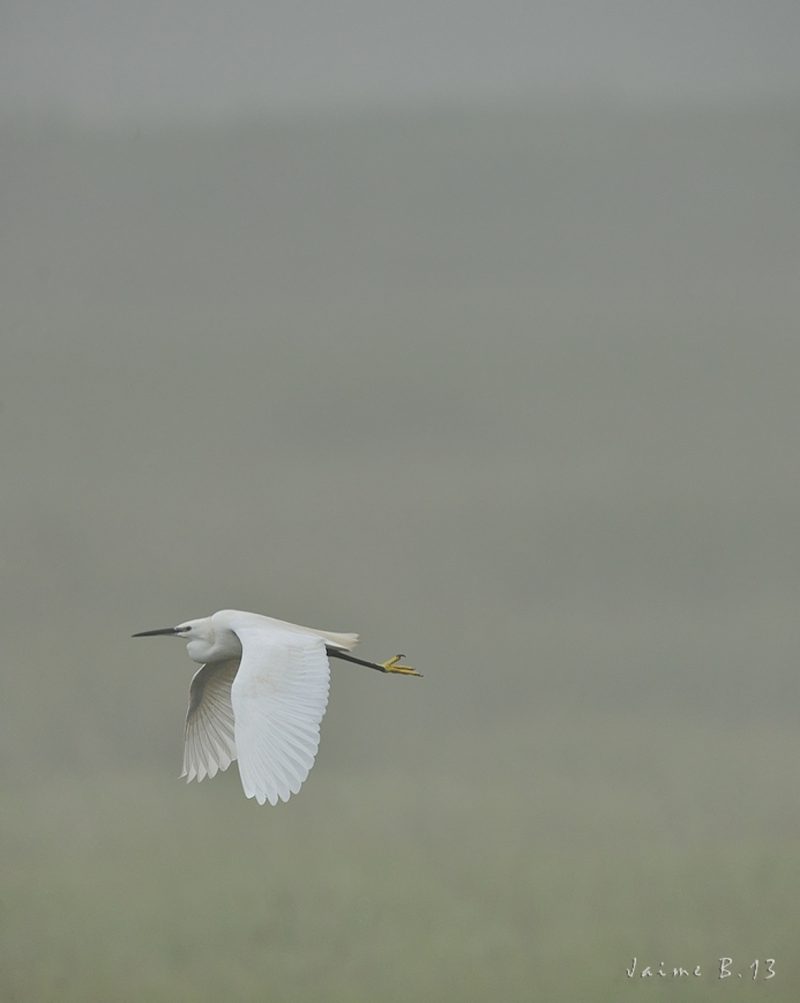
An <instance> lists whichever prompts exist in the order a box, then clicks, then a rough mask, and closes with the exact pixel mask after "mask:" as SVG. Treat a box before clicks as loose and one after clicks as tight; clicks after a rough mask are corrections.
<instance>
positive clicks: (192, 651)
mask: <svg viewBox="0 0 800 1003" xmlns="http://www.w3.org/2000/svg"><path fill="white" fill-rule="evenodd" d="M131 636H132V637H179V638H181V640H183V641H186V649H187V651H188V653H189V657H190V658H193V659H194V660H195V661H202V660H204V659H205V658H208V657H209V655H210V653H211V652H212V651H213V650H214V642H215V640H216V632H215V630H214V627H213V624H212V618H211V617H210V616H204V617H201V618H200V619H199V620H185V621H184V622H183V623H179V624H178V625H177V626H176V627H158V628H157V629H156V630H142V631H140V632H139V633H138V634H132V635H131Z"/></svg>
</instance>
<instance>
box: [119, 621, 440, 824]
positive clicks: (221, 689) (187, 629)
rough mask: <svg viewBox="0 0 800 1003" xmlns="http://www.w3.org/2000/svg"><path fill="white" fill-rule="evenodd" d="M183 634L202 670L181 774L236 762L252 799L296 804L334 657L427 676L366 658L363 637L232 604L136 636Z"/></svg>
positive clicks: (193, 693) (198, 774) (201, 775)
mask: <svg viewBox="0 0 800 1003" xmlns="http://www.w3.org/2000/svg"><path fill="white" fill-rule="evenodd" d="M159 635H166V636H167V637H180V638H181V639H183V640H185V641H186V642H187V643H186V650H187V653H188V655H189V658H191V659H192V660H193V661H195V662H199V663H200V668H199V669H198V670H197V672H195V674H194V676H193V677H192V683H191V687H190V689H189V710H188V711H187V714H186V731H185V740H184V752H183V773H182V774H181V776H182V777H186V781H187V783H188V782H189V781H190V780H198V781H200V780H204V779H205V777H207V776H208V777H213V776H216V774H217V772H218V771H219V770H227V768H228V767H229V766H230V765H231V763H232V762H233V761H234V759H237V760H238V762H239V776H240V777H241V781H242V787H243V788H244V792H245V794H246V795H247V797H248V798H255V799H256V801H257V802H258V803H259V804H264V802H265V801H269V803H270V804H271V805H275V804H277V803H278V801H279V800H280V801H288V800H289V798H290V797H291V796H292V794H297V792H298V791H299V790H300V788H301V786H302V785H303V782H304V781H305V779H306V777H307V776H308V774H309V771H310V770H311V767H312V766H313V765H314V758H315V757H316V754H317V749H318V748H319V726H320V722H321V721H322V718H323V716H324V714H325V709H326V707H327V706H328V689H329V686H330V666H329V664H328V659H329V658H341V659H344V660H345V661H347V662H354V663H355V664H356V665H365V666H367V667H368V668H370V669H376V670H377V671H378V672H387V673H394V674H396V675H402V676H420V673H419V672H417V671H416V670H415V669H413V668H412V667H411V666H410V665H403V664H401V662H402V659H403V657H404V656H403V655H395V656H394V658H390V659H388V660H387V661H385V662H367V661H365V660H364V659H361V658H355V657H354V656H353V655H351V654H350V652H351V651H352V650H353V648H354V647H355V646H356V644H357V643H358V634H334V633H332V632H331V631H329V630H314V629H313V628H312V627H300V626H298V625H297V624H295V623H286V622H285V621H283V620H275V619H273V618H272V617H270V616H262V615H261V614H259V613H245V612H243V611H242V610H235V609H225V610H221V611H220V612H218V613H212V615H211V616H205V617H202V618H201V619H199V620H186V621H185V622H184V623H179V624H178V626H177V627H162V628H160V629H158V630H143V631H141V632H140V633H138V634H134V635H133V637H157V636H159Z"/></svg>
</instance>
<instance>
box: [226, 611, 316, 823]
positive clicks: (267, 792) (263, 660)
mask: <svg viewBox="0 0 800 1003" xmlns="http://www.w3.org/2000/svg"><path fill="white" fill-rule="evenodd" d="M236 634H237V635H238V637H239V640H240V641H241V643H242V660H241V666H240V668H239V672H238V673H237V675H236V678H235V679H234V682H233V686H232V687H231V702H232V704H233V713H234V718H235V726H234V730H235V735H236V750H237V753H238V756H239V774H240V775H241V778H242V787H243V788H244V792H245V794H246V795H247V797H249V798H255V799H256V801H258V803H259V804H264V802H265V801H269V803H270V804H271V805H274V804H277V803H278V800H279V799H280V800H281V801H288V800H289V798H290V797H291V796H292V794H296V793H297V792H298V791H299V790H300V787H301V786H302V784H303V781H304V780H305V779H306V777H307V776H308V773H309V771H310V769H311V767H312V766H313V765H314V758H315V756H316V754H317V749H318V748H319V726H320V722H321V721H322V718H323V716H324V714H325V709H326V707H327V706H328V689H329V685H330V670H329V667H328V657H327V654H326V652H325V642H324V640H323V639H322V638H321V637H316V636H314V635H312V634H301V633H298V632H292V631H276V630H275V629H274V627H273V626H271V625H270V626H268V627H266V628H261V627H258V626H255V627H242V628H239V629H236Z"/></svg>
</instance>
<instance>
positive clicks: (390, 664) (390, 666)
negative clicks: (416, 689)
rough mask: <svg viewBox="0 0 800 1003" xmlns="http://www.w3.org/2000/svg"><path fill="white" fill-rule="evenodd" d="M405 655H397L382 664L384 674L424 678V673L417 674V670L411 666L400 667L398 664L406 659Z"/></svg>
mask: <svg viewBox="0 0 800 1003" xmlns="http://www.w3.org/2000/svg"><path fill="white" fill-rule="evenodd" d="M405 657H406V656H405V655H395V656H394V658H390V659H388V660H387V661H385V662H381V668H382V669H383V671H384V672H396V673H398V675H401V676H419V678H420V679H421V678H422V673H421V672H417V670H416V669H412V667H411V666H410V665H398V664H397V663H398V662H399V661H400V660H401V659H402V658H405Z"/></svg>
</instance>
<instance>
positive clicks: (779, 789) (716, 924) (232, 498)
mask: <svg viewBox="0 0 800 1003" xmlns="http://www.w3.org/2000/svg"><path fill="white" fill-rule="evenodd" d="M796 122H797V118H796V109H795V108H792V107H788V106H787V107H781V106H778V105H776V106H774V107H770V106H764V107H756V106H754V107H752V108H738V109H732V108H725V107H716V108H715V107H708V108H705V109H695V110H690V109H684V110H680V109H674V110H664V109H662V110H660V111H653V110H652V109H649V110H647V111H645V110H644V109H642V110H636V109H633V108H631V109H616V110H615V109H612V108H610V107H599V106H598V107H596V108H592V109H583V110H581V109H577V108H566V107H562V108H557V107H554V108H551V109H549V110H548V109H538V110H536V109H526V108H522V107H519V108H509V109H500V108H497V109H494V110H492V109H488V108H487V109H484V110H480V111H478V110H476V111H473V112H466V111H462V112H458V111H456V110H451V111H447V110H444V109H443V110H441V111H437V112H433V111H432V112H430V113H429V114H425V115H412V114H408V115H402V114H399V113H398V114H396V115H383V116H377V115H376V116H374V117H370V116H368V115H364V116H361V117H355V116H354V117H350V118H348V117H342V118H341V119H340V120H336V119H330V118H329V119H325V120H323V119H320V120H315V119H313V118H311V117H308V118H306V119H297V120H291V119H288V118H287V119H284V120H278V119H276V120H264V121H253V122H249V123H240V124H238V125H230V126H226V127H222V126H220V127H216V128H214V127H208V128H205V129H200V128H196V129H192V128H189V127H187V126H179V125H176V126H175V127H174V128H170V129H167V128H164V129H163V130H160V131H158V130H149V131H148V130H139V131H135V130H124V129H119V130H113V129H105V130H97V131H91V130H88V129H86V128H79V127H78V126H76V125H69V124H65V123H63V122H62V123H59V122H55V121H53V122H49V123H41V122H38V123H34V122H25V121H6V122H4V123H2V125H0V145H2V148H3V160H4V170H3V180H2V186H1V187H0V194H1V197H2V202H1V203H0V211H1V212H2V220H3V231H4V240H3V242H2V248H1V249H0V254H1V255H2V260H1V261H0V265H2V267H0V283H2V288H1V289H0V293H1V294H2V297H1V301H2V304H3V307H2V319H1V320H0V323H2V330H3V348H2V356H3V362H2V367H1V368H0V404H1V405H2V409H1V410H0V431H1V436H2V438H1V440H0V441H1V443H2V462H3V478H2V483H0V546H2V553H3V568H4V575H3V579H2V580H3V594H2V603H0V645H2V655H3V659H2V661H3V665H4V666H5V671H4V678H3V690H4V695H3V701H2V708H1V709H0V713H2V727H1V728H0V752H2V763H3V767H2V779H3V784H4V788H5V798H4V800H5V806H6V807H5V811H4V812H3V815H2V823H0V825H1V826H2V829H1V831H2V840H3V842H2V845H3V848H4V853H3V864H2V867H0V902H1V903H2V910H1V911H0V915H1V916H2V928H3V935H2V938H1V940H0V950H2V957H0V999H2V1000H3V1001H6V1000H8V1001H25V1003H27V1001H58V1003H70V1001H76V1003H77V1001H80V1003H89V1001H98V1003H101V1001H102V1003H105V1001H110V1000H113V1001H139V1000H148V1001H150V1000H152V1001H162V1000H163V1001H184V1000H185V1001H206V1000H207V1001H211V1000H220V999H228V1000H270V1001H287V1003H288V1001H298V1003H299V1001H305V1000H310V1001H318V1003H322V1001H325V1003H327V1001H331V1003H337V1001H348V1003H354V1001H370V1003H373V1001H378V1000H380V1001H393V1000H401V999H403V1000H404V999H409V998H411V999H418V1000H426V1001H428V1000H430V1001H438V1000H441V1001H445V1000H460V1001H476V1003H477V1001H484V1000H487V1001H488V1000H502V1001H527V1000H533V999H542V1000H547V1001H551V1003H558V1001H562V1000H563V1001H565V1003H574V1001H576V1000H592V1001H595V1000H596V1001H598V1003H604V1001H615V1003H616V1001H618V1000H621V999H625V998H630V999H636V1000H639V999H650V998H656V997H657V998H658V999H670V1000H684V999H685V1000H707V999H716V998H717V997H720V998H721V997H722V996H725V998H726V999H727V998H731V999H732V998H734V997H735V998H736V999H745V998H747V999H751V998H756V997H762V996H768V997H769V999H770V1000H774V1001H790V1000H791V1001H794V1000H796V999H797V998H798V993H799V992H800V962H798V958H797V952H796V950H795V949H794V940H795V934H796V931H797V929H798V926H800V906H799V905H798V902H800V896H799V895H798V890H799V889H798V877H797V874H798V869H797V859H798V851H800V839H798V836H799V835H800V797H799V796H798V793H797V783H796V762H797V759H798V752H799V751H800V739H799V738H798V727H797V708H798V674H797V658H798V650H800V625H799V624H798V617H797V589H798V573H797V569H798V567H800V533H798V529H800V525H799V521H800V516H799V515H798V513H800V464H799V463H798V448H797V442H798V436H797V432H798V428H800V395H798V392H797V388H798V378H799V377H800V339H798V337H797V307H798V288H800V287H798V285H797V281H796V271H797V262H798V259H799V258H800V237H798V234H800V228H798V223H800V219H799V218H798V217H799V216H800V212H799V211H798V203H797V198H796V180H797V177H796V165H797V128H796ZM227 607H234V608H237V607H238V608H243V609H252V610H256V611H262V612H268V613H271V614H272V615H275V616H278V617H283V618H285V619H288V620H292V621H295V622H301V623H307V624H310V625H314V626H319V627H328V628H330V629H338V630H358V631H360V632H361V634H362V648H361V650H362V651H363V653H364V654H365V656H367V657H386V656H388V655H390V654H392V653H394V652H395V651H400V650H402V651H405V652H407V654H408V657H409V661H410V662H411V663H412V664H414V665H416V666H418V667H419V668H420V669H421V670H422V671H423V672H424V673H425V678H424V680H421V681H418V680H404V679H391V678H384V677H382V676H378V675H377V674H376V673H370V672H367V671H366V670H364V671H362V670H360V669H358V668H357V667H355V666H349V665H339V664H337V665H335V666H334V670H333V671H334V684H333V689H332V698H331V704H330V707H329V711H328V714H327V716H326V718H325V721H324V722H323V731H322V744H321V749H320V756H319V759H318V762H317V765H316V766H315V768H314V771H313V772H312V774H311V776H310V778H309V780H308V782H307V784H306V785H305V786H304V788H303V791H302V792H301V795H300V796H298V797H297V798H295V799H293V800H292V801H291V802H290V803H289V804H288V805H284V806H281V807H279V808H276V809H269V808H266V809H265V808H259V807H257V806H256V805H255V804H254V803H252V802H247V801H246V800H245V799H244V797H243V795H242V793H241V789H240V786H239V781H238V776H237V775H236V770H235V767H232V768H231V770H230V771H229V773H228V774H226V775H225V776H222V777H219V778H217V779H215V780H213V781H211V782H207V783H204V784H203V785H201V786H197V785H191V786H186V785H184V784H182V783H180V782H178V780H177V779H176V777H177V773H178V772H179V762H180V756H181V725H182V716H183V712H184V707H185V700H186V693H187V687H188V681H189V677H190V674H191V671H192V666H191V663H190V662H189V661H188V659H186V656H185V652H184V649H183V646H182V645H177V644H172V643H171V642H170V641H168V640H163V641H160V640H158V639H155V640H153V641H133V640H130V639H129V635H130V634H131V633H132V632H133V631H134V630H141V629H146V628H150V627H156V626H162V625H164V624H166V623H169V622H179V621H180V620H182V619H184V618H186V617H189V616H201V615H205V614H207V613H209V612H211V611H213V610H215V609H219V608H227ZM634 955H635V956H637V957H638V958H639V959H640V963H647V964H652V965H658V963H659V962H661V961H663V962H665V964H666V965H667V967H668V968H669V969H670V970H671V968H672V966H673V965H683V966H684V967H687V968H693V967H694V966H695V965H697V964H700V965H701V966H702V968H703V973H704V974H703V977H702V978H700V979H692V980H687V979H683V980H681V981H677V982H676V981H673V980H671V979H657V978H654V979H652V980H649V981H647V982H646V983H643V982H642V981H641V980H630V979H628V978H626V976H625V968H626V967H627V966H629V965H630V963H631V958H632V957H633V956H634ZM721 956H731V957H733V958H734V959H735V962H736V964H735V970H737V971H742V972H743V974H744V976H745V977H744V978H742V979H737V978H735V977H734V978H731V979H729V980H724V981H720V980H719V979H718V978H717V977H716V966H717V964H718V961H717V959H718V958H719V957H721ZM768 957H770V958H775V959H776V964H775V968H776V976H775V978H774V979H772V980H771V981H769V982H768V983H765V984H763V985H757V986H753V984H752V982H751V981H749V980H748V978H747V976H748V974H749V973H748V967H747V966H748V965H749V964H750V963H751V962H752V961H753V959H755V958H760V959H762V960H763V959H765V958H768Z"/></svg>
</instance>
